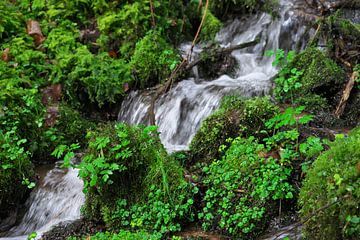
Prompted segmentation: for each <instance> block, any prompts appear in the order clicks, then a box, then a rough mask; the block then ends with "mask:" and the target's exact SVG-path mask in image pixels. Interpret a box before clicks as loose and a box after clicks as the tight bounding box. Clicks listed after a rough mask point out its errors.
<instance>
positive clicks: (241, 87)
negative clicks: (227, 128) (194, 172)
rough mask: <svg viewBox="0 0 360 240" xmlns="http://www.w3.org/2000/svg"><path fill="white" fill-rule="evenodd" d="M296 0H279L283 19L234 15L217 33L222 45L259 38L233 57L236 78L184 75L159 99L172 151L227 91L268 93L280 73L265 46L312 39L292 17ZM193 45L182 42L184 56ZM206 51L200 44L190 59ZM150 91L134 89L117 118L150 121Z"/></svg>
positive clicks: (162, 129) (163, 127)
mask: <svg viewBox="0 0 360 240" xmlns="http://www.w3.org/2000/svg"><path fill="white" fill-rule="evenodd" d="M294 2H296V1H281V10H280V18H278V19H273V18H272V17H271V16H270V15H269V14H266V13H259V14H257V15H252V16H250V17H247V18H243V19H235V20H233V21H231V22H229V23H227V24H225V27H224V28H223V29H222V30H221V31H220V32H219V33H218V34H217V37H216V40H217V42H218V43H219V44H220V46H221V47H232V46H236V45H239V44H242V43H246V42H250V41H253V40H255V39H256V38H260V41H259V43H258V44H256V45H255V46H253V47H248V48H245V49H241V50H235V51H233V52H232V53H231V55H232V56H233V57H234V58H235V59H236V65H237V66H236V71H235V74H233V75H235V76H229V75H222V76H220V77H219V78H217V79H201V78H199V74H198V72H199V69H197V68H196V67H195V68H194V69H193V72H194V74H193V75H194V76H193V77H191V78H189V79H184V80H182V81H181V82H179V83H178V84H177V85H176V86H174V87H173V88H172V89H171V90H170V91H169V92H168V93H167V94H165V95H163V96H161V97H160V98H159V99H158V100H157V101H156V103H155V111H154V112H155V118H156V124H157V125H158V127H159V132H160V137H161V140H162V142H163V144H164V146H165V147H166V148H167V150H168V151H169V152H173V151H177V150H184V149H186V148H187V147H188V145H189V143H190V141H191V139H192V137H193V136H194V134H195V133H196V131H197V130H198V129H199V127H200V124H201V121H202V120H203V119H204V118H206V117H207V116H209V115H210V114H211V113H212V112H213V111H214V109H216V108H217V107H218V106H219V103H220V100H221V98H222V97H223V96H224V95H226V94H238V95H241V96H244V97H253V96H259V95H264V94H267V93H268V92H269V90H270V88H271V85H272V83H271V78H272V77H273V76H274V75H275V74H276V73H277V70H276V68H275V67H273V66H272V61H273V58H271V57H266V56H264V53H265V52H266V51H267V50H276V49H279V48H284V49H294V48H296V47H298V48H302V47H303V46H304V44H305V42H306V39H308V35H307V34H306V31H305V30H306V27H305V26H304V25H303V26H302V25H301V22H300V21H299V19H298V18H297V17H296V16H295V15H294V11H292V10H291V9H292V7H293V6H294ZM190 47H191V43H185V44H182V45H181V47H180V50H181V51H182V52H183V55H186V54H187V52H188V51H189V49H190ZM201 51H202V48H201V46H197V47H196V48H195V49H194V51H193V54H192V59H193V60H194V59H196V58H198V57H199V53H200V52H201ZM152 95H153V92H151V91H134V92H131V93H130V94H129V95H128V97H127V98H126V99H125V101H123V103H122V105H121V108H120V109H121V110H120V113H119V115H118V120H119V121H124V122H127V123H130V124H139V123H142V124H147V123H148V114H147V112H148V107H149V106H150V102H151V99H152Z"/></svg>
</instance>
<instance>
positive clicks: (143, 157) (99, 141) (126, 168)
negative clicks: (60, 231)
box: [79, 123, 193, 234]
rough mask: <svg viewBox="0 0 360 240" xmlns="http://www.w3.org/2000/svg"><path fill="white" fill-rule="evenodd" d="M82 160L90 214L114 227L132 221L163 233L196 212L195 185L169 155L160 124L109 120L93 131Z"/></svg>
mask: <svg viewBox="0 0 360 240" xmlns="http://www.w3.org/2000/svg"><path fill="white" fill-rule="evenodd" d="M88 137H89V144H88V148H87V150H86V153H85V156H84V157H83V162H82V163H81V165H80V173H79V175H80V177H81V178H82V179H83V180H84V183H85V188H84V191H85V193H86V203H85V206H84V208H83V212H84V214H85V217H87V218H89V219H94V220H102V221H104V222H105V224H106V225H107V227H109V228H110V229H113V230H117V229H119V228H126V227H132V228H134V229H138V228H142V229H144V228H145V229H149V230H150V231H155V232H159V233H161V234H164V233H166V232H171V231H177V230H179V229H180V226H181V223H182V222H183V221H187V218H191V213H190V212H191V206H192V204H193V201H192V199H191V195H192V187H191V185H190V184H189V183H188V182H186V180H185V178H184V170H183V168H182V167H181V166H180V165H179V163H178V162H176V161H175V160H174V158H172V157H169V156H168V154H167V153H166V151H165V148H164V147H163V145H162V144H161V142H160V139H159V136H158V133H157V131H156V127H154V126H150V127H143V126H129V125H127V124H123V123H118V124H107V125H104V126H100V127H99V128H98V129H96V130H95V131H92V132H89V133H88Z"/></svg>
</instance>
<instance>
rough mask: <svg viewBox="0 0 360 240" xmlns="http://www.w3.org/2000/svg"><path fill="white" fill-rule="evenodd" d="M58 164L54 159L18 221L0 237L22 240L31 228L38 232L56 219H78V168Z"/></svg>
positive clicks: (80, 196) (80, 194)
mask: <svg viewBox="0 0 360 240" xmlns="http://www.w3.org/2000/svg"><path fill="white" fill-rule="evenodd" d="M60 165H61V162H58V163H57V164H56V166H55V168H54V169H52V170H50V171H49V172H48V173H47V174H46V176H45V177H44V178H43V179H40V181H39V184H38V186H37V188H36V189H35V190H34V191H33V192H32V193H31V194H30V197H29V199H28V200H27V201H26V203H25V205H26V207H27V209H28V210H27V211H26V213H25V215H24V217H23V218H22V220H21V222H20V223H19V225H17V226H15V227H13V228H11V229H10V230H9V231H8V233H7V234H6V236H7V237H5V238H0V239H26V238H27V235H28V234H30V233H32V232H34V231H35V232H37V233H38V235H40V234H41V233H43V232H45V231H48V230H49V229H50V228H51V227H52V226H54V225H56V224H59V223H60V222H66V221H72V220H75V219H78V218H80V207H81V206H82V205H83V203H84V201H85V197H84V194H83V192H82V189H83V182H82V181H81V180H80V179H79V178H78V170H76V169H63V168H61V167H60Z"/></svg>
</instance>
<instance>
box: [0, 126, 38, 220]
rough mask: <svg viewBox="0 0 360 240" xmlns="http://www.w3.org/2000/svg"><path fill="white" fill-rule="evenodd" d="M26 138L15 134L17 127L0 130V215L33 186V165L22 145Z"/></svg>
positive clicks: (4, 216) (4, 215)
mask: <svg viewBox="0 0 360 240" xmlns="http://www.w3.org/2000/svg"><path fill="white" fill-rule="evenodd" d="M26 141H27V140H26V139H21V138H19V137H18V136H17V129H16V127H14V128H13V129H11V130H10V131H6V130H5V131H3V130H0V217H1V219H5V218H6V217H7V214H8V213H9V212H10V211H11V210H12V209H13V208H14V207H15V206H16V205H17V204H18V203H19V202H20V201H21V200H22V199H23V197H24V196H25V194H26V192H27V189H28V188H29V189H30V188H33V187H34V183H33V182H31V181H30V180H29V179H32V178H33V175H34V172H33V165H32V163H31V162H30V160H29V152H27V151H26V150H25V149H24V147H23V145H24V143H26Z"/></svg>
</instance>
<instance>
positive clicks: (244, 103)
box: [190, 96, 278, 162]
mask: <svg viewBox="0 0 360 240" xmlns="http://www.w3.org/2000/svg"><path fill="white" fill-rule="evenodd" d="M277 111H278V109H277V107H276V106H275V105H274V104H272V103H271V101H270V99H269V98H266V97H265V98H254V99H249V100H244V99H242V98H240V97H236V96H230V97H225V98H224V99H223V101H222V103H221V105H220V108H219V109H218V110H217V111H215V112H214V113H213V114H212V115H210V116H209V117H208V118H206V119H205V120H204V121H203V123H202V125H201V127H200V129H199V130H198V132H197V133H196V135H195V137H194V139H193V140H192V141H191V144H190V151H191V154H192V159H193V160H194V161H204V162H208V161H210V160H213V159H216V158H218V157H219V147H220V146H221V145H224V144H225V143H226V140H227V139H228V138H235V137H237V136H239V135H240V136H243V137H247V136H251V135H259V134H260V135H261V133H260V130H262V129H264V124H265V122H266V120H268V119H270V118H271V117H272V116H274V114H276V112H277Z"/></svg>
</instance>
